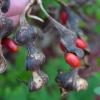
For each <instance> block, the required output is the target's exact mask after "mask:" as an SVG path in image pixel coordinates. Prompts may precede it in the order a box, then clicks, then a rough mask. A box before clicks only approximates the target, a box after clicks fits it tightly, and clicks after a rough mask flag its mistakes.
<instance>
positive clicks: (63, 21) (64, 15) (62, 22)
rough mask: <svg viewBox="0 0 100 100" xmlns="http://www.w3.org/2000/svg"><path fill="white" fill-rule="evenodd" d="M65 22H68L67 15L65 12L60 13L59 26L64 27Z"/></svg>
mask: <svg viewBox="0 0 100 100" xmlns="http://www.w3.org/2000/svg"><path fill="white" fill-rule="evenodd" d="M67 20H68V15H67V14H66V12H65V11H61V13H60V21H61V24H63V25H65V24H66V22H67Z"/></svg>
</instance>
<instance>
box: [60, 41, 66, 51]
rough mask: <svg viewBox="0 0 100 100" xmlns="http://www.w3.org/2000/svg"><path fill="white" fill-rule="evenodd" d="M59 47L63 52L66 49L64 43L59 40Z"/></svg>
mask: <svg viewBox="0 0 100 100" xmlns="http://www.w3.org/2000/svg"><path fill="white" fill-rule="evenodd" d="M60 49H61V50H62V51H63V52H65V51H66V48H65V47H64V45H63V44H62V43H61V42H60Z"/></svg>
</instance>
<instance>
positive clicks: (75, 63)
mask: <svg viewBox="0 0 100 100" xmlns="http://www.w3.org/2000/svg"><path fill="white" fill-rule="evenodd" d="M64 59H65V61H66V62H67V63H68V64H69V65H70V66H71V67H73V68H78V67H80V59H79V58H78V57H77V56H76V55H74V54H73V53H66V54H65V56H64Z"/></svg>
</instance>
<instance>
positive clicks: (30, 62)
mask: <svg viewBox="0 0 100 100" xmlns="http://www.w3.org/2000/svg"><path fill="white" fill-rule="evenodd" d="M27 49H28V54H27V57H26V60H25V66H26V69H27V70H36V69H38V68H39V67H40V65H41V64H43V63H44V62H45V55H44V54H43V53H42V52H41V51H39V50H38V49H37V48H36V47H35V46H34V45H33V44H32V43H31V44H28V46H27Z"/></svg>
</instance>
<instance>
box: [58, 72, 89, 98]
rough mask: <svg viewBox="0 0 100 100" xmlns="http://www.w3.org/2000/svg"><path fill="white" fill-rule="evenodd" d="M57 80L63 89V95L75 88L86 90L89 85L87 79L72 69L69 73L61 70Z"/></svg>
mask: <svg viewBox="0 0 100 100" xmlns="http://www.w3.org/2000/svg"><path fill="white" fill-rule="evenodd" d="M56 82H57V83H58V85H59V87H60V88H61V90H62V96H64V95H65V94H66V93H68V92H70V91H73V90H75V91H80V90H84V89H86V88H87V86H88V83H87V82H86V80H84V79H82V78H80V77H79V75H78V74H77V72H75V71H70V72H67V73H66V72H62V71H60V72H59V73H58V75H57V77H56Z"/></svg>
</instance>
